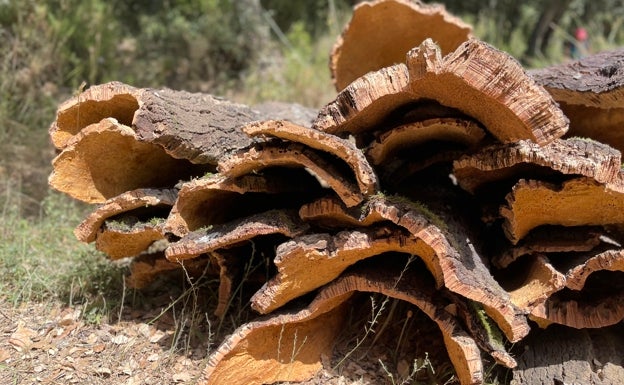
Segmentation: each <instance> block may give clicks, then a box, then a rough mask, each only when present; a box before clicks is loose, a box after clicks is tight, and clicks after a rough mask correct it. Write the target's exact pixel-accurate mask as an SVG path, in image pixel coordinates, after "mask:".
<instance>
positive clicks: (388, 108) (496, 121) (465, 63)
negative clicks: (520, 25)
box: [314, 39, 568, 145]
mask: <svg viewBox="0 0 624 385" xmlns="http://www.w3.org/2000/svg"><path fill="white" fill-rule="evenodd" d="M406 61H407V64H406V65H404V64H398V65H395V66H392V67H386V68H383V69H381V70H379V71H377V72H372V73H369V74H366V75H364V76H363V77H361V78H359V79H358V80H356V81H354V82H353V83H351V84H350V85H349V86H348V87H347V88H345V89H344V90H343V91H342V92H340V94H338V96H337V98H336V100H335V101H334V102H332V103H330V104H328V105H327V106H325V107H323V108H322V109H321V111H320V113H319V117H318V118H317V119H316V121H315V122H314V127H315V128H317V129H319V130H321V131H325V132H329V133H333V134H339V135H342V134H345V133H351V134H353V135H356V136H357V135H358V134H361V133H362V132H366V131H368V130H370V129H371V128H373V127H377V126H379V125H380V124H383V122H384V121H385V120H386V119H387V118H388V117H389V115H390V113H391V112H392V111H396V110H397V109H399V108H401V107H403V106H405V105H407V104H413V103H415V102H418V101H427V100H435V101H437V102H439V103H440V104H442V105H444V106H447V107H452V108H455V109H458V110H460V111H462V112H463V113H464V114H466V115H468V116H469V117H471V118H473V119H474V120H476V121H478V122H479V123H480V124H482V125H483V127H484V128H485V129H486V130H487V131H488V132H490V133H491V134H492V135H493V136H495V137H496V138H497V139H498V140H500V141H502V142H513V141H518V140H522V139H529V140H532V141H534V142H536V143H538V144H542V145H544V144H547V143H549V142H551V141H552V140H554V139H556V138H559V137H561V136H562V135H563V134H565V132H566V131H567V129H568V119H567V118H566V117H565V116H564V115H563V113H562V112H561V110H560V109H559V108H558V106H557V104H556V103H555V102H554V100H553V99H552V98H551V96H550V95H549V94H548V93H547V92H546V91H545V90H544V89H543V88H542V87H540V86H538V85H537V84H536V83H535V81H534V80H533V79H532V78H531V77H529V76H528V75H527V74H526V72H525V71H524V70H523V68H522V67H521V66H520V64H519V63H518V62H517V61H516V60H515V59H514V58H512V57H511V56H509V55H507V54H506V53H504V52H501V51H499V50H497V49H495V48H493V47H492V46H490V45H488V44H486V43H483V42H481V41H479V40H476V39H471V40H469V41H467V42H465V43H463V44H462V45H460V46H459V47H458V48H457V49H456V50H455V51H453V52H451V53H450V54H448V55H446V56H444V57H442V54H441V52H440V48H439V47H438V46H437V45H435V43H433V41H432V40H431V39H427V40H425V41H424V42H423V43H422V44H421V45H420V46H419V47H418V48H414V49H412V50H411V51H410V52H409V53H408V54H407V60H406ZM457 95H462V97H457Z"/></svg>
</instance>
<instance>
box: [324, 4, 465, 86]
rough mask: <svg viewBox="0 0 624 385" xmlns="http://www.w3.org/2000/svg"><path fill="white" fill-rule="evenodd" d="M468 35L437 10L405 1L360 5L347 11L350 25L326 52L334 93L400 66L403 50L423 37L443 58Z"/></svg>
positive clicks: (454, 20)
mask: <svg viewBox="0 0 624 385" xmlns="http://www.w3.org/2000/svg"><path fill="white" fill-rule="evenodd" d="M388 20H392V22H390V23H388ZM380 31H383V33H380ZM471 35H472V28H471V27H470V26H469V25H467V24H465V23H464V22H462V21H461V20H459V19H458V18H456V17H454V16H452V15H450V14H449V13H448V12H446V10H445V8H444V6H442V5H438V4H432V5H426V4H422V3H420V2H414V1H407V0H376V1H365V2H362V3H360V4H358V5H356V6H355V8H354V9H353V16H352V18H351V21H350V22H349V24H347V26H346V27H345V29H344V30H343V32H342V36H340V37H339V38H338V40H337V41H336V43H335V44H334V47H333V49H332V52H331V56H330V70H331V73H332V79H333V81H334V85H335V86H336V90H338V91H340V90H342V89H344V88H345V87H346V86H347V85H349V83H351V82H352V81H354V80H355V79H357V78H359V77H360V76H363V75H365V74H366V73H367V72H370V71H376V70H379V69H380V68H383V67H388V66H390V65H393V64H396V63H400V62H402V61H403V59H404V58H405V54H406V53H407V51H409V50H410V49H412V48H413V47H416V46H418V45H420V43H422V41H423V40H425V39H427V38H432V39H433V40H434V41H436V42H438V44H439V45H440V47H441V49H442V52H443V53H444V54H447V53H449V52H452V51H453V50H455V49H456V48H457V47H458V46H459V45H460V44H461V43H463V42H464V41H466V40H468V39H469V38H470V37H471Z"/></svg>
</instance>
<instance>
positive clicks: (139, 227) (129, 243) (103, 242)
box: [95, 214, 165, 260]
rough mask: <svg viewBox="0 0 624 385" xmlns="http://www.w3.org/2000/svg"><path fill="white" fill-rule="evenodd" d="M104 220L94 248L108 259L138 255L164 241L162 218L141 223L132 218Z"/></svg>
mask: <svg viewBox="0 0 624 385" xmlns="http://www.w3.org/2000/svg"><path fill="white" fill-rule="evenodd" d="M116 218H117V219H115V220H112V219H106V220H104V223H103V224H102V226H101V227H100V228H99V230H98V232H97V234H96V236H95V248H96V249H98V250H99V251H101V252H103V253H104V254H106V255H108V257H109V258H110V259H113V260H115V259H120V258H126V257H132V256H135V255H139V254H141V253H142V252H144V251H147V249H148V248H149V247H150V245H152V244H153V243H154V242H156V241H159V240H164V239H165V234H164V232H163V224H164V222H165V220H164V218H157V219H156V220H153V221H150V222H142V221H140V220H138V218H136V217H133V216H124V215H123V214H122V216H119V217H116Z"/></svg>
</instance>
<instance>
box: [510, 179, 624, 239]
mask: <svg viewBox="0 0 624 385" xmlns="http://www.w3.org/2000/svg"><path fill="white" fill-rule="evenodd" d="M623 191H624V190H623V189H622V187H621V182H619V181H618V182H617V183H612V184H606V185H604V184H600V183H597V182H596V181H594V180H592V179H588V178H576V179H571V180H569V181H566V182H564V183H563V184H562V185H561V186H557V185H553V184H550V183H546V182H540V181H533V180H529V181H527V180H521V181H520V182H518V183H517V184H516V185H515V186H514V188H513V190H512V192H510V193H509V194H508V195H507V198H506V199H507V205H506V206H504V207H501V214H502V216H503V217H504V218H505V222H504V224H503V229H504V231H505V235H506V236H507V238H508V239H509V240H510V241H511V242H512V243H513V244H516V243H518V241H519V240H520V239H522V238H524V237H525V236H526V235H527V234H528V233H529V232H530V231H531V230H532V229H534V228H536V227H538V226H542V225H560V226H586V225H608V224H620V223H622V222H624V217H623V214H622V213H624V194H623Z"/></svg>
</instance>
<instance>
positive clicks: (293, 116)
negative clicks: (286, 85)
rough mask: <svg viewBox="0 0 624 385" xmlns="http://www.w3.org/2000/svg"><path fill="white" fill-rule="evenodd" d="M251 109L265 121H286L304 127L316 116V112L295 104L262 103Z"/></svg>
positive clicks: (309, 124)
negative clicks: (265, 118) (264, 118)
mask: <svg viewBox="0 0 624 385" xmlns="http://www.w3.org/2000/svg"><path fill="white" fill-rule="evenodd" d="M251 108H253V109H254V110H256V111H258V112H260V114H261V115H262V116H264V117H267V119H274V120H287V121H289V122H292V123H294V124H297V125H300V126H304V127H310V126H311V125H312V122H313V121H314V119H315V118H316V115H318V110H316V109H313V108H309V107H304V106H302V105H300V104H297V103H284V102H263V103H260V104H254V105H253V106H252V107H251Z"/></svg>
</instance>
